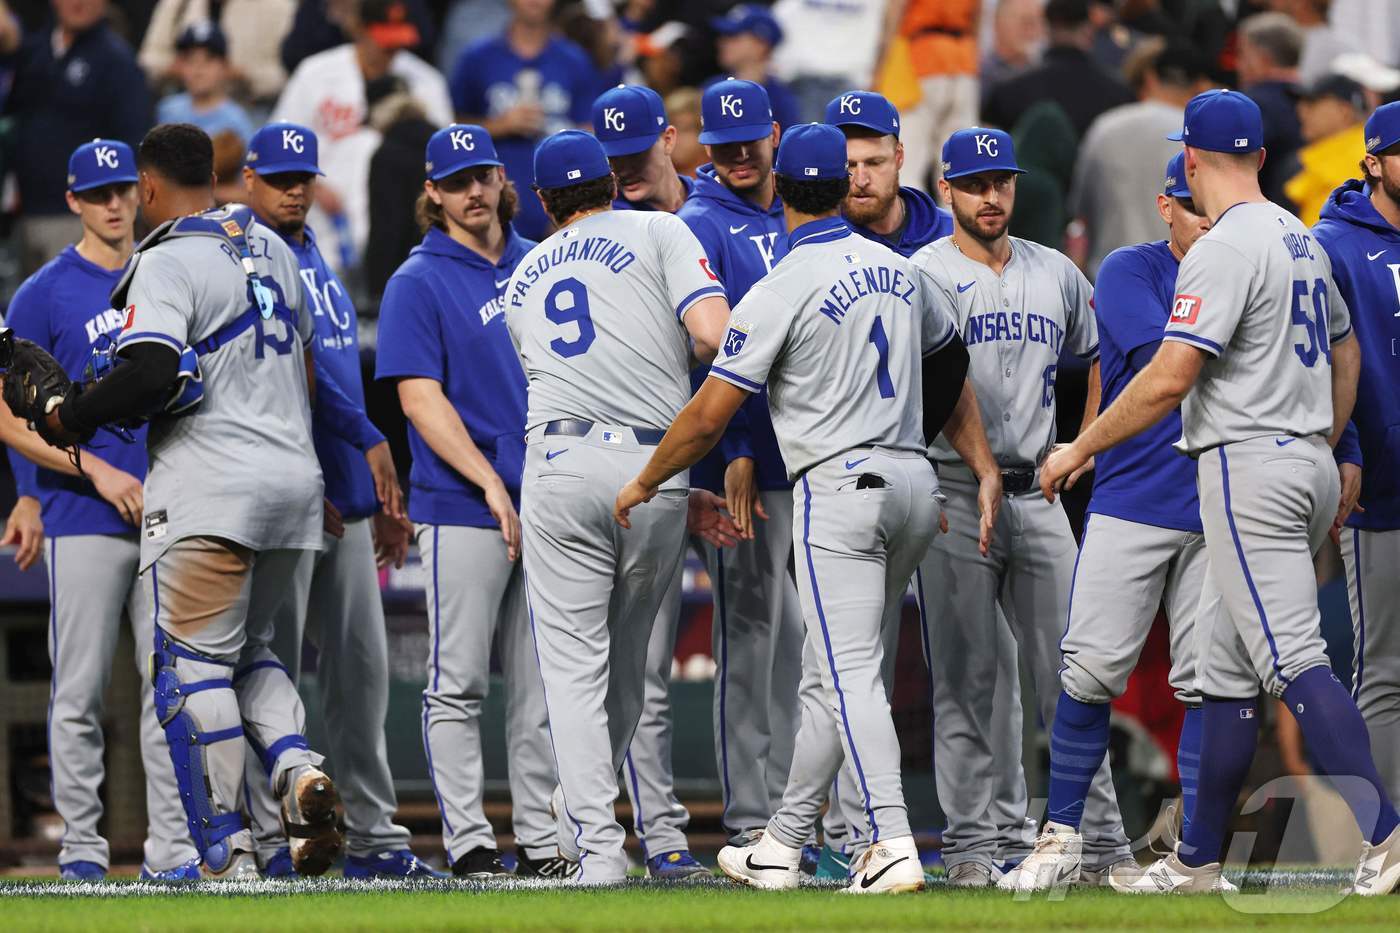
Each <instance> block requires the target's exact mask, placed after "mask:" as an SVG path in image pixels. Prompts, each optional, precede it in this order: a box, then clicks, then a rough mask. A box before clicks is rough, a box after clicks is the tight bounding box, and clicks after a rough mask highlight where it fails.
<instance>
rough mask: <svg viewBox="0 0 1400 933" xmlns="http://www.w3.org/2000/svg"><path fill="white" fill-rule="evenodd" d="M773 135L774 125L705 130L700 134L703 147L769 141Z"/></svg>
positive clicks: (761, 124) (753, 124)
mask: <svg viewBox="0 0 1400 933" xmlns="http://www.w3.org/2000/svg"><path fill="white" fill-rule="evenodd" d="M772 133H773V124H772V123H750V124H747V125H746V126H726V127H725V128H724V129H719V130H705V131H704V132H702V133H701V134H700V144H701V145H702V146H720V145H723V144H724V143H753V142H758V141H759V140H760V139H767V138H768V137H769V136H770V135H772Z"/></svg>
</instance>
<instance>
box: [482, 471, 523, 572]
mask: <svg viewBox="0 0 1400 933" xmlns="http://www.w3.org/2000/svg"><path fill="white" fill-rule="evenodd" d="M486 507H487V508H488V509H490V510H491V515H492V517H494V518H495V519H496V522H497V524H499V525H500V526H501V537H502V538H504V539H505V542H506V555H507V556H509V557H510V559H511V560H515V559H516V558H517V557H519V556H520V516H519V515H517V514H516V512H515V503H514V502H512V501H510V493H509V492H507V491H506V484H505V483H503V482H501V481H500V480H499V479H497V480H496V482H495V484H494V485H492V486H491V487H489V488H488V489H487V490H486Z"/></svg>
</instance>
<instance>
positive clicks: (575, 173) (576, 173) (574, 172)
mask: <svg viewBox="0 0 1400 933" xmlns="http://www.w3.org/2000/svg"><path fill="white" fill-rule="evenodd" d="M564 177H565V178H567V179H569V181H573V180H574V179H575V178H581V177H583V169H581V168H571V169H569V171H568V174H567V175H565V176H564Z"/></svg>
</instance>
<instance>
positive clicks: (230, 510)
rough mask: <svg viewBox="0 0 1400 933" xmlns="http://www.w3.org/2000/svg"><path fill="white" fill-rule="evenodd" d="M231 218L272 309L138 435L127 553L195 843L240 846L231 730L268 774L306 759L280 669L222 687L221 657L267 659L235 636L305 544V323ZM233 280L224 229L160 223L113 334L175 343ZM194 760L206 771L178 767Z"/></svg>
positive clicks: (287, 276)
mask: <svg viewBox="0 0 1400 933" xmlns="http://www.w3.org/2000/svg"><path fill="white" fill-rule="evenodd" d="M238 216H240V215H238V214H237V212H236V211H235V210H234V209H227V208H226V209H221V210H217V211H211V212H209V213H207V214H204V215H200V216H199V217H198V218H196V220H198V221H201V222H202V223H204V225H205V226H206V227H215V226H216V225H226V224H229V223H233V224H235V225H236V224H237V222H238V220H237V217H238ZM243 216H246V215H243ZM244 222H245V224H246V234H247V244H248V247H249V250H250V251H251V254H252V255H251V263H252V265H253V267H254V269H255V272H256V274H257V276H258V278H259V280H260V281H261V283H262V286H263V287H264V288H267V289H270V290H271V291H272V292H273V293H274V294H275V295H276V297H277V306H278V308H279V309H280V310H279V311H278V312H277V313H275V314H274V315H273V316H271V317H269V318H266V319H264V318H263V317H262V316H261V315H259V316H258V317H257V318H256V320H255V321H254V322H253V324H252V326H250V327H249V328H248V329H246V330H243V331H242V332H240V333H238V334H236V335H234V336H231V337H230V339H229V340H228V341H227V342H226V343H223V344H222V345H221V346H220V347H219V348H218V349H217V350H214V351H213V352H210V353H208V354H207V355H205V356H203V357H202V358H201V361H200V362H201V370H202V376H203V385H204V398H203V401H202V403H201V405H200V407H199V410H198V413H197V414H196V415H195V416H193V417H184V418H170V417H162V418H157V419H156V420H155V421H154V422H153V423H152V425H151V428H150V432H149V435H148V439H147V448H148V452H149V455H150V472H149V474H148V476H147V479H146V487H145V507H146V512H145V518H144V523H143V524H144V528H143V533H142V541H141V566H142V568H143V579H144V582H145V584H146V585H148V586H149V588H150V593H151V597H152V599H153V618H154V619H155V626H156V632H155V636H154V642H155V646H156V657H155V663H154V668H155V670H156V675H157V676H156V689H155V700H156V712H157V714H158V715H159V716H161V718H162V720H163V722H164V724H165V727H166V735H167V738H168V739H169V740H170V742H171V759H172V764H173V765H174V767H175V769H176V773H177V776H178V777H179V780H180V784H181V787H180V789H181V798H182V802H183V803H184V804H185V811H186V817H187V821H188V822H189V823H190V825H191V834H192V835H193V836H194V837H195V839H194V841H195V844H196V847H197V848H199V849H200V850H201V854H202V855H205V856H208V854H209V853H210V852H211V851H213V850H216V849H217V848H218V847H219V845H220V844H221V843H223V842H226V843H227V845H228V846H229V847H231V848H233V849H242V850H244V851H251V850H252V845H251V838H250V837H249V835H248V834H247V831H246V829H243V828H241V820H240V819H239V818H238V817H237V816H236V814H237V811H238V809H239V806H240V804H241V802H242V785H243V778H244V774H243V766H244V743H243V742H242V740H241V736H242V735H243V734H244V730H245V729H246V732H247V735H248V736H249V738H250V739H251V740H252V741H253V742H255V743H256V744H257V745H259V746H261V747H262V748H263V749H265V750H266V752H267V759H266V760H265V762H264V763H265V764H266V765H267V766H268V767H267V770H268V772H269V775H270V776H271V777H273V778H275V777H276V776H278V775H281V774H282V773H285V772H286V771H288V770H290V769H292V768H294V767H296V766H298V765H303V764H316V763H319V762H320V760H321V759H320V757H319V756H317V755H315V754H314V753H313V752H311V751H310V750H309V749H308V748H307V747H306V740H305V739H304V738H303V737H302V736H301V735H300V732H299V720H300V715H301V701H300V698H299V697H298V696H297V693H296V689H295V687H293V686H292V683H291V681H290V680H289V679H287V678H286V676H285V675H282V676H281V677H280V678H269V677H258V678H244V680H243V682H242V683H243V684H251V683H254V682H256V683H260V684H262V687H261V688H260V689H259V690H257V691H251V690H249V689H248V688H247V687H244V686H242V684H240V686H239V688H238V694H237V695H235V688H234V685H233V683H232V680H233V675H234V670H235V668H238V667H240V666H241V667H244V668H247V667H250V666H253V665H257V664H259V663H260V662H263V661H267V660H275V659H273V658H272V657H271V653H270V651H267V650H266V649H265V648H262V649H260V650H258V649H255V650H252V651H249V652H245V651H244V648H245V645H254V646H257V645H266V644H268V643H270V641H271V631H270V630H271V625H272V618H273V611H274V610H275V608H276V606H277V604H278V603H279V602H280V601H281V598H282V595H283V592H284V591H285V589H286V588H287V586H288V585H289V584H290V580H291V577H292V575H293V574H294V573H295V570H296V565H297V561H298V559H299V556H300V553H301V552H302V551H304V550H316V549H319V548H320V546H321V511H322V505H321V496H322V481H321V470H320V466H319V465H318V464H317V461H316V455H315V452H314V450H313V449H312V445H311V429H310V409H309V407H308V405H307V388H306V364H305V360H304V356H303V349H304V346H305V344H306V343H307V341H309V340H310V339H311V334H312V321H311V315H310V312H309V310H308V308H307V305H306V299H305V295H304V293H303V291H302V288H301V280H300V277H299V276H298V274H297V262H296V260H295V258H294V257H293V256H292V254H291V252H290V250H289V249H288V247H287V246H286V245H285V244H284V243H283V242H282V241H281V240H280V238H278V237H276V236H274V235H271V234H269V233H268V232H267V231H265V230H262V229H261V228H260V227H259V226H258V225H257V224H256V223H252V222H248V221H246V220H245V221H244ZM180 223H181V224H184V223H186V221H181V222H180ZM249 293H250V287H249V280H248V277H247V275H246V274H245V272H244V268H243V266H242V265H241V263H240V260H239V257H238V254H237V253H236V252H235V251H234V250H233V249H231V248H230V246H229V243H228V241H227V240H226V239H225V238H223V237H220V236H218V235H209V234H198V233H197V234H193V235H185V236H173V237H171V238H169V239H167V240H165V241H163V242H160V243H158V244H157V245H156V246H154V247H152V248H150V249H149V251H146V250H143V251H140V252H138V258H137V259H136V260H134V261H133V270H132V272H131V273H130V281H129V289H128V291H127V294H126V300H127V303H128V308H127V321H126V326H125V328H124V329H123V331H122V335H121V338H120V340H119V343H118V346H119V348H125V347H128V346H131V345H133V344H136V343H141V342H156V343H162V344H165V345H167V346H169V347H171V348H172V349H175V350H177V351H178V350H179V349H181V348H183V347H185V346H186V345H192V344H194V343H197V342H199V341H201V340H204V339H206V338H207V337H210V336H211V335H213V334H215V333H216V332H219V331H220V330H221V329H223V328H225V327H227V326H228V325H230V324H231V323H232V322H234V321H235V320H238V319H239V318H240V317H242V316H243V315H244V314H245V313H246V312H248V311H249V310H250V300H249ZM240 656H241V657H240ZM269 681H271V682H269ZM196 682H204V683H201V684H200V687H201V689H199V690H197V691H195V690H189V691H182V690H181V689H180V685H182V684H193V683H196ZM240 721H241V723H242V725H241V726H240ZM177 735H178V736H180V742H179V745H180V747H178V748H177V747H176V738H175V736H177ZM195 768H202V769H203V773H204V775H205V776H206V778H207V780H206V781H204V782H200V783H195V781H194V780H192V779H191V775H193V774H198V773H199V772H198V771H195V770H194V769H195ZM201 783H203V784H204V785H205V786H203V787H202V786H200V784H201ZM206 787H207V789H206ZM211 813H212V814H213V817H212V820H211V817H210V814H211ZM211 826H212V827H213V828H212V829H211V828H210V827H211ZM195 827H200V828H199V829H198V830H196V829H195Z"/></svg>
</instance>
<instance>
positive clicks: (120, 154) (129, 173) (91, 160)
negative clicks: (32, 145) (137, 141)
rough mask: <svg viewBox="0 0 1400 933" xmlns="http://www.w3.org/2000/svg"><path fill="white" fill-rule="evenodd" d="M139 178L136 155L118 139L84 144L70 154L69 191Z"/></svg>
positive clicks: (84, 189)
mask: <svg viewBox="0 0 1400 933" xmlns="http://www.w3.org/2000/svg"><path fill="white" fill-rule="evenodd" d="M136 180H137V175H136V154H135V153H133V152H132V151H131V147H130V146H128V145H127V144H126V143H124V142H122V141H120V140H117V139H94V140H93V141H92V142H90V143H83V144H82V145H81V146H79V147H78V148H77V149H74V150H73V154H72V155H71V156H69V157H68V190H69V191H86V190H88V189H89V188H101V187H102V186H103V185H119V184H123V183H125V182H133V181H136Z"/></svg>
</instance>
